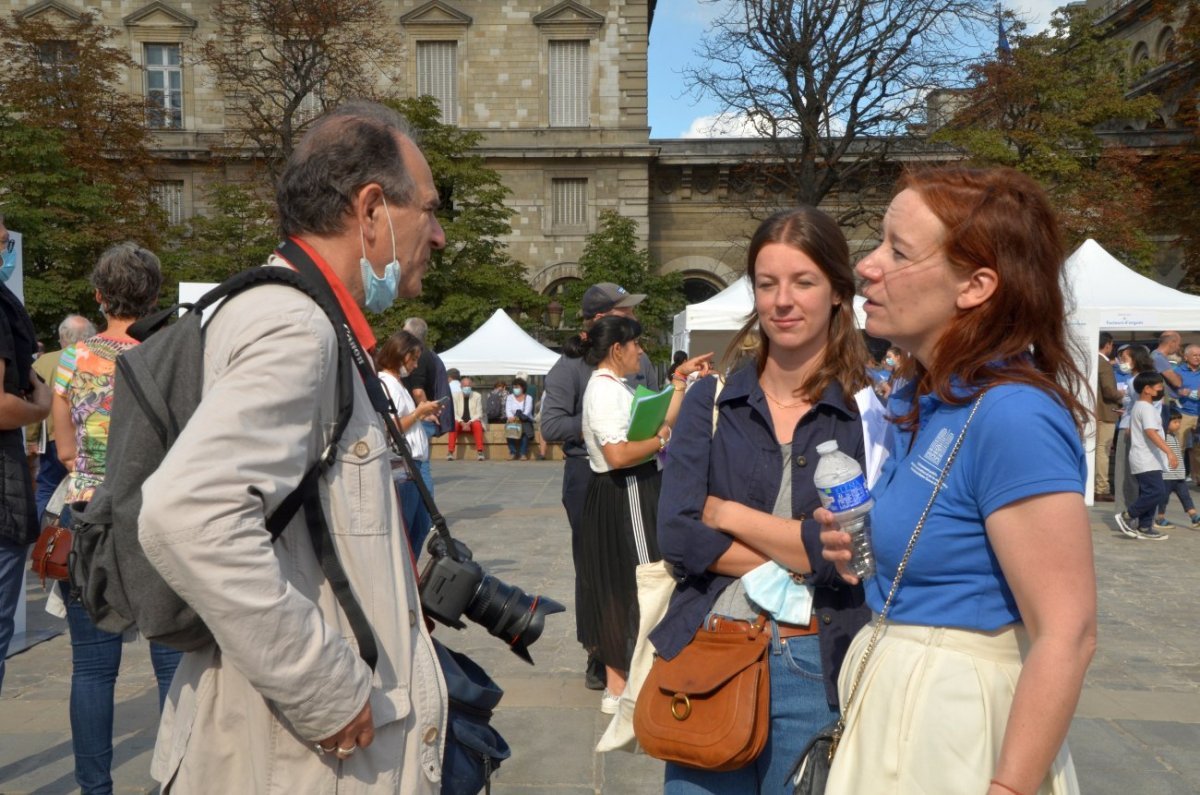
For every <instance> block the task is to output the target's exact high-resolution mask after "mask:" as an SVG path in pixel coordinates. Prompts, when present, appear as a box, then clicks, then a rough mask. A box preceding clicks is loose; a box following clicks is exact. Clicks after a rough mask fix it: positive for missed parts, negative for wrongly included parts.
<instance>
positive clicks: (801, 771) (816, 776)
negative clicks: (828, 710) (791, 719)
mask: <svg viewBox="0 0 1200 795" xmlns="http://www.w3.org/2000/svg"><path fill="white" fill-rule="evenodd" d="M841 723H842V719H841V718H838V719H837V720H833V721H830V722H829V723H828V724H826V725H825V726H823V727H821V730H820V731H818V732H817V733H816V734H815V735H814V736H813V738H812V739H811V740H809V741H808V745H807V746H805V748H804V750H803V751H801V752H800V759H799V761H797V762H796V767H795V768H794V769H793V770H792V776H791V782H792V795H820V793H822V792H824V791H825V782H827V781H828V780H829V768H830V767H831V766H832V765H833V752H834V750H835V749H836V748H837V742H838V740H839V739H841V735H842V726H841Z"/></svg>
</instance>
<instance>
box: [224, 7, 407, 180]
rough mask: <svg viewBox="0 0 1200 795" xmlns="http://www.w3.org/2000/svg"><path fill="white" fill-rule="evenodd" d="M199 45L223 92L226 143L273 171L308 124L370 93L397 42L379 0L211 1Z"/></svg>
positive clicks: (283, 159)
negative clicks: (210, 29)
mask: <svg viewBox="0 0 1200 795" xmlns="http://www.w3.org/2000/svg"><path fill="white" fill-rule="evenodd" d="M211 14H212V18H213V21H214V22H216V24H217V35H215V36H213V37H212V38H211V39H209V40H208V41H207V42H206V43H205V45H204V49H203V54H202V57H203V60H204V61H205V62H206V63H207V64H208V65H209V66H210V67H211V68H212V69H213V70H214V71H215V72H216V75H217V79H218V81H219V82H220V85H221V88H222V90H223V91H224V94H225V107H226V116H227V120H226V124H227V130H228V131H229V133H228V147H229V149H230V150H231V151H235V152H241V151H243V150H244V149H245V148H247V147H249V148H251V149H252V150H253V152H254V154H255V155H256V156H257V157H259V158H262V162H264V164H265V165H266V166H267V168H268V170H269V171H270V172H271V174H272V175H274V174H276V173H278V170H279V169H280V168H281V167H282V165H283V163H284V161H286V160H287V157H288V155H289V154H291V151H292V147H293V146H295V144H296V142H297V141H298V140H299V139H300V136H301V135H303V133H304V130H305V129H306V128H307V126H308V124H309V123H310V122H311V121H312V120H313V119H315V118H316V117H317V116H319V115H320V114H321V113H322V112H323V111H324V110H325V109H327V108H330V107H333V106H336V105H338V104H339V103H340V102H341V101H342V100H344V99H347V98H350V97H374V96H375V95H376V93H377V92H376V84H377V81H378V78H379V75H380V73H381V72H383V73H385V74H386V72H387V71H388V69H389V68H390V66H389V61H390V51H391V49H392V48H393V47H394V46H395V45H394V43H393V42H391V41H390V40H389V39H388V37H387V36H386V31H387V29H388V25H387V24H386V18H385V16H384V10H383V4H382V2H380V0H337V2H331V1H330V0H217V2H216V3H214V4H213V7H212V11H211Z"/></svg>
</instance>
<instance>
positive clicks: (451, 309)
mask: <svg viewBox="0 0 1200 795" xmlns="http://www.w3.org/2000/svg"><path fill="white" fill-rule="evenodd" d="M389 104H391V105H392V106H393V107H395V108H396V109H397V110H399V111H400V112H401V113H403V114H404V116H405V117H406V118H407V119H408V120H409V122H410V123H411V124H412V125H413V127H414V128H415V129H416V131H417V133H418V135H419V137H420V139H421V140H420V143H421V151H422V152H423V153H424V154H425V158H426V159H427V160H428V161H429V167H430V170H431V171H432V172H433V179H434V182H435V184H436V185H437V186H438V191H439V193H441V196H442V208H441V210H439V212H438V219H439V220H440V221H441V223H442V227H443V228H444V229H445V230H446V241H447V244H446V248H445V250H443V251H439V252H435V253H434V256H433V258H432V261H431V262H430V266H429V272H428V273H427V274H426V276H425V287H424V291H423V293H422V294H421V296H420V297H419V298H417V299H415V300H411V301H403V302H400V303H399V304H397V306H395V307H393V308H392V309H390V310H389V311H388V312H386V313H384V314H383V315H380V316H377V317H378V318H379V319H378V320H377V321H376V322H374V323H373V325H374V326H375V328H376V330H377V332H378V333H380V334H387V333H390V332H392V331H394V330H396V329H397V328H399V326H400V323H401V322H403V319H404V318H405V317H411V316H419V317H423V318H425V320H426V321H427V322H428V323H429V328H430V337H429V342H430V343H431V344H433V345H435V346H437V347H438V348H439V349H443V350H444V349H445V348H448V347H450V346H452V345H455V344H457V343H458V342H460V341H461V340H462V339H464V338H465V337H467V336H468V335H469V334H470V333H471V332H472V331H474V330H475V329H476V328H478V327H479V326H480V325H481V324H482V323H483V322H484V321H485V320H487V319H488V317H490V316H491V315H492V313H493V312H495V311H496V310H497V309H507V310H509V311H510V312H511V314H513V315H514V316H517V317H520V316H521V315H522V314H523V315H524V316H525V317H524V318H523V319H521V320H519V322H521V323H522V324H523V325H525V326H526V327H530V328H532V327H533V326H534V325H535V324H536V322H537V318H540V317H541V314H542V310H543V309H544V308H545V306H546V304H547V299H545V298H544V297H542V296H540V295H538V294H537V293H536V292H534V290H533V289H532V288H531V287H530V286H529V282H528V280H527V279H526V274H525V267H524V266H523V265H521V264H520V263H518V262H517V261H515V260H514V259H513V258H512V257H510V256H509V255H508V252H507V250H506V246H505V244H504V241H503V238H504V237H505V236H506V235H508V234H509V233H510V231H511V226H510V225H509V218H511V217H512V210H510V209H509V208H508V207H507V206H506V205H505V204H504V200H505V199H506V198H507V196H508V194H509V190H508V188H506V187H505V186H504V184H503V183H502V182H501V181H500V175H499V174H497V173H496V172H495V171H494V170H492V169H490V168H487V167H486V165H485V164H484V161H483V158H482V157H479V156H478V155H475V154H472V153H471V150H472V149H473V148H474V147H475V146H476V145H477V144H478V143H479V141H480V139H481V138H482V135H481V134H480V133H478V132H473V131H470V130H462V129H459V128H458V127H455V126H454V125H450V124H443V123H442V122H441V121H440V120H439V116H440V113H439V110H438V106H437V102H436V101H435V100H434V99H433V98H432V97H427V96H426V97H417V98H412V99H404V100H396V101H392V102H390V103H389Z"/></svg>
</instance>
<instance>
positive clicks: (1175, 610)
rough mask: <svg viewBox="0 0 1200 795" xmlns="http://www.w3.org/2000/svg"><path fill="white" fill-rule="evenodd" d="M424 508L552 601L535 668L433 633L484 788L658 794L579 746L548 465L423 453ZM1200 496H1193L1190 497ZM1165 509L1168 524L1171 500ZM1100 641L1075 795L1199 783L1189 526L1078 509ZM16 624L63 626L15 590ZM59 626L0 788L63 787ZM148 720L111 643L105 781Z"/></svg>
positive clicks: (1084, 710) (128, 783)
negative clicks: (468, 685)
mask: <svg viewBox="0 0 1200 795" xmlns="http://www.w3.org/2000/svg"><path fill="white" fill-rule="evenodd" d="M433 466H434V478H435V481H436V496H437V500H438V504H439V506H440V507H441V508H442V510H443V512H444V513H445V515H446V517H447V520H448V521H449V523H450V527H451V530H452V531H453V532H454V534H455V535H456V536H458V537H459V538H461V539H462V540H463V541H465V542H466V543H467V544H468V545H469V546H470V547H471V548H472V550H473V551H474V554H475V559H476V560H477V561H479V562H480V564H481V565H483V566H484V568H485V569H487V571H488V572H489V573H490V574H491V575H492V576H495V577H498V578H499V579H500V580H502V581H503V582H505V583H507V584H509V585H512V586H516V587H519V588H521V589H523V590H525V591H526V592H528V593H540V594H543V595H545V596H548V597H551V598H553V599H556V600H558V601H559V602H561V603H563V605H564V606H565V607H566V608H567V610H566V612H565V613H562V614H559V615H553V616H550V617H548V619H547V621H546V624H545V627H544V631H543V634H542V636H541V638H540V639H539V640H537V642H536V643H534V644H533V645H532V646H531V647H530V653H531V654H532V656H533V659H534V662H535V665H532V666H530V665H528V664H527V663H525V662H524V661H522V660H521V659H519V658H518V657H516V656H515V655H514V654H512V653H511V652H509V651H508V649H507V648H506V647H505V645H504V644H503V643H502V642H501V641H499V640H498V639H496V638H494V637H492V636H490V635H489V634H488V633H487V632H486V631H484V630H483V629H482V628H481V627H479V626H476V625H474V624H469V626H468V627H467V628H466V629H465V630H462V631H454V630H451V629H449V628H446V627H439V628H438V629H437V630H436V633H437V635H438V637H439V638H440V639H441V640H442V641H443V642H445V643H446V644H447V645H449V646H451V647H453V648H455V649H458V650H460V651H464V652H466V653H467V654H469V655H471V656H472V657H473V658H474V659H475V660H476V661H477V662H478V663H479V664H480V665H482V666H484V668H486V669H487V670H488V671H489V672H490V673H491V675H492V676H493V678H495V679H496V681H497V682H498V683H499V684H500V685H501V687H503V688H504V689H505V697H504V700H503V701H502V702H501V704H500V707H499V710H498V711H497V713H496V718H495V725H496V726H497V727H498V728H499V729H500V731H501V732H502V733H503V734H504V736H505V738H506V739H507V741H508V743H509V744H510V745H511V746H512V749H513V756H512V758H511V759H510V760H509V761H507V762H505V764H504V765H503V766H502V767H501V768H500V770H499V772H498V773H497V776H496V778H495V784H494V786H493V790H492V791H493V792H494V793H496V794H497V795H524V794H525V793H533V794H534V795H597V794H598V793H599V794H602V795H643V793H646V794H647V795H649V793H657V792H660V791H661V788H662V763H661V762H659V761H657V760H655V759H651V758H649V757H647V756H645V755H644V754H637V755H635V754H628V753H619V752H618V753H610V754H597V753H595V744H596V742H597V741H598V740H599V738H600V736H601V734H603V732H604V729H605V727H606V726H607V722H608V717H607V716H605V715H602V714H601V713H600V711H599V709H598V707H599V702H600V694H599V693H596V692H594V691H590V690H587V689H585V688H584V686H583V677H582V670H583V664H584V654H583V651H582V650H581V649H580V647H579V644H578V643H577V642H576V640H575V621H574V592H575V588H574V572H573V569H572V565H571V553H570V530H569V528H568V526H567V522H566V517H565V515H564V514H563V511H562V507H561V505H560V503H559V499H560V489H561V474H562V464H561V463H551V462H507V461H486V462H475V461H455V462H446V461H444V460H443V461H435V462H434V465H433ZM1197 496H1198V497H1200V495H1197ZM1168 518H1173V519H1178V520H1180V521H1182V518H1183V514H1182V512H1180V511H1179V510H1178V508H1177V507H1176V506H1175V505H1172V510H1171V511H1169V512H1168ZM1091 519H1092V527H1093V531H1094V532H1093V536H1092V537H1093V542H1094V544H1095V554H1096V569H1097V574H1098V590H1099V626H1100V643H1099V648H1098V649H1097V652H1096V657H1095V659H1094V661H1093V663H1092V666H1091V668H1090V670H1089V672H1088V678H1087V682H1086V686H1085V690H1084V693H1083V696H1082V698H1081V699H1080V704H1079V709H1078V711H1077V714H1076V718H1075V720H1074V722H1073V723H1072V726H1071V735H1070V738H1069V740H1070V744H1071V750H1072V753H1073V755H1074V758H1075V761H1076V766H1077V771H1078V774H1079V780H1080V785H1081V788H1082V791H1083V793H1085V795H1184V793H1197V792H1200V754H1198V753H1197V749H1198V748H1200V632H1197V630H1196V626H1197V621H1196V607H1195V605H1196V594H1197V593H1200V532H1198V531H1193V530H1191V529H1190V528H1177V529H1173V530H1171V531H1170V534H1171V538H1170V539H1169V540H1167V541H1164V542H1138V541H1133V540H1131V539H1128V538H1126V537H1125V536H1123V535H1121V534H1120V533H1118V532H1116V530H1115V526H1114V524H1113V521H1112V511H1111V510H1109V509H1108V506H1104V507H1103V508H1099V509H1094V510H1092V512H1091ZM27 596H28V598H29V601H30V611H29V625H30V630H31V631H39V630H59V631H61V630H63V629H64V628H65V627H64V626H63V622H61V621H59V620H58V619H54V618H52V617H50V616H48V615H47V614H46V613H45V612H44V606H45V600H44V597H43V595H42V594H41V592H40V590H39V589H38V588H37V587H36V585H31V586H30V587H29V589H28V591H27ZM70 670H71V648H70V641H69V638H68V636H67V635H66V634H65V632H64V633H63V634H61V635H59V636H58V637H55V638H53V639H51V640H49V641H46V642H44V643H40V644H38V645H36V646H34V647H32V648H30V649H28V650H27V651H25V652H23V653H21V654H19V655H17V656H14V657H12V658H10V659H9V661H8V673H7V678H6V681H5V683H4V691H3V694H0V795H15V794H16V793H34V792H36V793H48V794H50V795H53V794H54V793H68V792H74V791H77V788H76V787H75V784H74V779H73V774H72V767H73V765H72V757H71V744H70V727H69V723H68V717H67V701H68V696H69V690H70ZM156 721H157V700H156V688H155V682H154V673H153V669H152V667H151V665H150V659H149V653H148V650H147V647H146V644H145V643H134V644H127V645H126V646H125V659H124V660H123V664H122V670H121V677H120V679H119V680H118V685H117V710H116V718H115V753H114V762H113V764H114V769H113V774H114V781H115V786H116V791H117V792H119V793H148V792H154V791H155V784H154V782H153V780H151V779H150V776H149V766H150V753H151V749H152V747H153V742H154V734H155V729H156V726H155V724H156Z"/></svg>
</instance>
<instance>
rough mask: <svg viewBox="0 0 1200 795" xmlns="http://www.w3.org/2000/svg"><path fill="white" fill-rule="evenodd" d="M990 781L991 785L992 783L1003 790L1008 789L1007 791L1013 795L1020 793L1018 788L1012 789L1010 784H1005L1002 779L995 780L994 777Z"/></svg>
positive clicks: (1019, 794)
mask: <svg viewBox="0 0 1200 795" xmlns="http://www.w3.org/2000/svg"><path fill="white" fill-rule="evenodd" d="M990 783H991V784H992V785H994V786H997V787H999V788H1000V789H1003V790H1008V791H1009V792H1011V793H1012V794H1013V795H1021V792H1020V790H1015V789H1013V788H1012V787H1010V786H1008V785H1007V784H1005V783H1004V782H1003V781H997V780H996V779H992V780H991V782H990Z"/></svg>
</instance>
